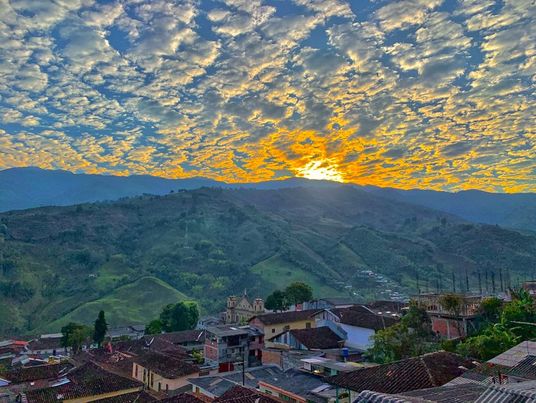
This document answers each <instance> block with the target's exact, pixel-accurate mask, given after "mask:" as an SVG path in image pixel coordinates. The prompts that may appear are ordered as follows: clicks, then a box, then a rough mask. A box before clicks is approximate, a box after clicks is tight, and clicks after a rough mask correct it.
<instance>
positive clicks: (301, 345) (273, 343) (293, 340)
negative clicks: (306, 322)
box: [266, 326, 344, 350]
mask: <svg viewBox="0 0 536 403" xmlns="http://www.w3.org/2000/svg"><path fill="white" fill-rule="evenodd" d="M343 345H344V339H343V338H342V337H340V336H339V335H338V334H337V333H335V332H334V331H333V330H331V329H330V328H329V327H328V326H322V327H316V328H314V327H312V328H309V329H291V330H286V331H284V332H282V333H280V334H278V335H276V336H273V337H272V338H270V339H269V341H267V342H266V347H278V346H279V347H283V348H289V349H294V350H322V349H331V348H340V347H342V346H343Z"/></svg>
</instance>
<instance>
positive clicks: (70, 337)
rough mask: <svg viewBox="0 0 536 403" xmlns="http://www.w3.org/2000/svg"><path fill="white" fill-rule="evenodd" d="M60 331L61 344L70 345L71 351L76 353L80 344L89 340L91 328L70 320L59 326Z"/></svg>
mask: <svg viewBox="0 0 536 403" xmlns="http://www.w3.org/2000/svg"><path fill="white" fill-rule="evenodd" d="M61 333H62V338H61V345H62V346H63V347H71V348H72V349H73V352H74V353H77V352H78V351H80V348H81V347H82V345H83V344H84V343H85V342H88V341H89V339H90V337H91V328H90V327H89V326H85V325H81V324H79V323H74V322H70V323H69V324H68V325H66V326H63V327H62V328H61Z"/></svg>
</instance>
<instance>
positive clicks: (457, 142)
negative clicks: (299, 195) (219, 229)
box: [0, 0, 536, 191]
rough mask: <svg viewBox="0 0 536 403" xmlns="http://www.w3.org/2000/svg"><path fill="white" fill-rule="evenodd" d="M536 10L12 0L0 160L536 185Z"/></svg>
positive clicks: (400, 183)
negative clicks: (318, 171)
mask: <svg viewBox="0 0 536 403" xmlns="http://www.w3.org/2000/svg"><path fill="white" fill-rule="evenodd" d="M268 3H269V4H268ZM535 22H536V9H535V8H534V7H533V5H532V3H531V1H530V0H505V1H503V2H500V3H496V2H494V1H491V0H467V1H464V2H457V3H446V2H445V3H443V1H441V0H434V1H424V0H401V1H397V2H393V1H386V0H377V1H376V0H375V1H371V2H368V4H365V3H363V7H355V4H353V3H352V2H349V1H343V0H310V1H309V0H307V1H306V0H293V1H288V2H279V1H272V2H265V1H262V0H253V1H252V0H221V1H215V2H201V1H198V0H191V1H183V0H182V1H179V0H175V1H168V0H132V1H119V0H110V1H106V2H101V1H93V0H55V1H29V0H13V1H7V0H0V40H1V41H2V47H1V48H0V130H1V132H0V167H9V166H23V165H39V166H42V167H46V168H62V169H70V170H75V171H80V170H82V171H87V172H95V173H96V172H107V173H118V174H128V173H143V174H156V175H162V176H167V177H176V176H186V175H201V176H207V177H212V178H216V179H222V180H227V181H253V180H263V179H270V178H274V177H277V178H280V177H286V176H288V175H296V174H300V172H304V169H305V168H306V167H310V166H318V167H328V168H330V169H331V168H334V169H335V168H336V170H337V172H341V173H342V178H343V179H344V180H347V181H353V182H357V183H367V184H377V185H382V186H395V187H404V188H410V187H425V188H427V187H429V188H435V189H447V190H451V189H462V188H467V187H476V188H480V189H488V190H495V189H502V190H507V191H510V190H511V191H513V190H515V191H535V190H536V187H535V186H536V184H535V183H534V172H535V169H536V167H535V164H536V162H535V160H534V154H535V152H536V150H535V147H536V133H535V128H534V125H533V123H532V122H533V120H534V116H535V115H536V110H535V108H536V106H535V102H534V90H533V88H534V82H535V81H534V80H535V77H536V50H535V44H536V31H535V29H534V27H535V26H536V24H535Z"/></svg>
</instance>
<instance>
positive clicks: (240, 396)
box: [214, 385, 282, 403]
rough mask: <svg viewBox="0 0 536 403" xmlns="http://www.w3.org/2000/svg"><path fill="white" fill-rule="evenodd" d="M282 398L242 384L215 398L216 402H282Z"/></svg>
mask: <svg viewBox="0 0 536 403" xmlns="http://www.w3.org/2000/svg"><path fill="white" fill-rule="evenodd" d="M281 402H282V400H279V399H276V398H273V397H271V396H269V395H266V394H264V393H261V392H258V391H256V390H252V389H248V388H245V387H243V386H240V385H236V386H233V387H232V388H230V389H229V390H227V392H225V393H224V394H223V395H221V396H220V397H218V398H216V399H214V403H281Z"/></svg>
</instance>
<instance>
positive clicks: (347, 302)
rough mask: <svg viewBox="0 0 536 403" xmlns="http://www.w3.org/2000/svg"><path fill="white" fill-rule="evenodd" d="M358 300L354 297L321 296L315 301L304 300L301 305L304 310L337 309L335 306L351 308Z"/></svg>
mask: <svg viewBox="0 0 536 403" xmlns="http://www.w3.org/2000/svg"><path fill="white" fill-rule="evenodd" d="M355 304H356V302H355V300H354V299H353V298H347V297H330V298H319V299H315V300H313V301H307V302H304V303H303V304H302V305H301V307H302V309H303V310H307V309H335V308H349V307H351V306H353V305H355Z"/></svg>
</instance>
